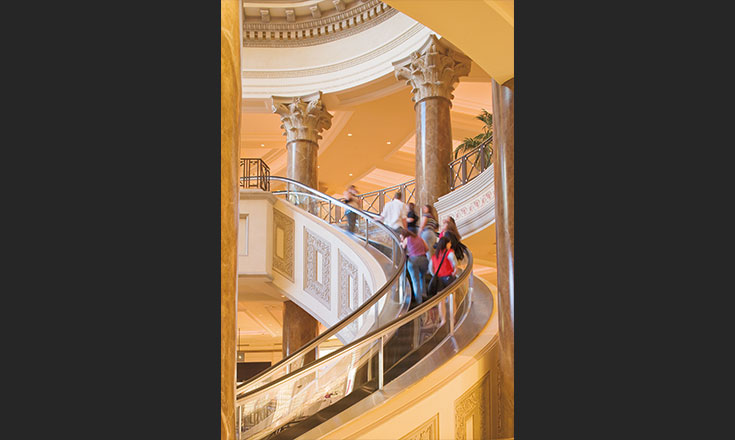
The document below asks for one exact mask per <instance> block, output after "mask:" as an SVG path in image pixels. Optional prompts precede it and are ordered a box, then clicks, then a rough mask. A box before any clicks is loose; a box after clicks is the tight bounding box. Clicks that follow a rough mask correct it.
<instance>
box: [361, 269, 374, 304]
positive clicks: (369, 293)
mask: <svg viewBox="0 0 735 440" xmlns="http://www.w3.org/2000/svg"><path fill="white" fill-rule="evenodd" d="M372 295H373V292H372V291H371V290H370V285H368V282H367V280H366V279H365V274H362V303H365V301H367V300H368V298H370V297H371V296H372Z"/></svg>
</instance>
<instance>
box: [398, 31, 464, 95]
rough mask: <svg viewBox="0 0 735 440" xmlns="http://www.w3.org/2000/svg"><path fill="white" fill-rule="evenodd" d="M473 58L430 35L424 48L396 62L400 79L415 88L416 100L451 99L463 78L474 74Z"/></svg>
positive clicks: (412, 91)
mask: <svg viewBox="0 0 735 440" xmlns="http://www.w3.org/2000/svg"><path fill="white" fill-rule="evenodd" d="M471 62H472V60H470V58H469V57H468V56H466V55H463V54H461V53H459V52H457V51H455V50H453V49H451V48H449V46H447V45H446V44H445V43H444V41H443V40H439V39H438V38H437V37H436V35H430V36H429V39H428V40H427V41H426V43H425V44H424V45H423V46H422V48H421V49H419V50H417V51H416V52H414V53H412V54H411V55H409V56H408V57H406V58H404V59H402V60H400V61H396V62H395V63H393V68H394V69H395V75H396V78H397V79H399V80H400V79H403V80H406V83H407V84H408V85H410V86H411V93H413V101H414V102H419V101H421V100H422V99H426V98H433V97H441V98H446V99H448V100H449V102H450V105H451V101H452V98H454V95H452V92H453V91H454V86H455V84H456V83H457V82H458V81H459V77H461V76H465V75H467V74H469V73H470V67H471Z"/></svg>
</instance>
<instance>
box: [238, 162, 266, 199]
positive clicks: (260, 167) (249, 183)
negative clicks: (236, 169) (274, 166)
mask: <svg viewBox="0 0 735 440" xmlns="http://www.w3.org/2000/svg"><path fill="white" fill-rule="evenodd" d="M240 168H242V171H241V172H240V188H260V189H262V190H263V191H270V189H271V185H270V176H271V169H270V168H268V165H266V163H265V162H263V159H258V158H251V157H241V158H240Z"/></svg>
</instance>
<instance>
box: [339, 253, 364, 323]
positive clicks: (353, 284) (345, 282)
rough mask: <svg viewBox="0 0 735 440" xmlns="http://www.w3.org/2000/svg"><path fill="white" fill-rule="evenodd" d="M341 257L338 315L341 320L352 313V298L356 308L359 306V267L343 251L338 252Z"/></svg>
mask: <svg viewBox="0 0 735 440" xmlns="http://www.w3.org/2000/svg"><path fill="white" fill-rule="evenodd" d="M338 255H339V294H338V296H337V298H338V299H337V301H338V304H339V305H338V309H337V310H338V313H339V319H342V318H344V317H345V316H347V315H349V314H350V313H351V312H352V310H353V309H352V307H350V297H351V298H352V304H354V305H355V307H357V306H358V304H359V297H358V285H357V280H358V277H357V265H355V263H353V262H352V261H350V259H349V258H347V256H346V255H345V254H344V253H343V252H342V251H341V250H339V251H338Z"/></svg>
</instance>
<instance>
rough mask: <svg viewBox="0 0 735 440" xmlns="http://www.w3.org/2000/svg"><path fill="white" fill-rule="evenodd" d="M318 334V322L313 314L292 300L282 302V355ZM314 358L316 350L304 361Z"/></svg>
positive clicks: (286, 354)
mask: <svg viewBox="0 0 735 440" xmlns="http://www.w3.org/2000/svg"><path fill="white" fill-rule="evenodd" d="M317 336H319V324H318V322H317V320H316V319H314V317H313V316H311V315H310V314H309V313H307V312H306V311H305V310H304V309H302V308H301V307H299V306H298V305H296V304H295V303H294V302H293V301H286V302H284V303H283V345H282V347H283V356H284V357H286V356H288V355H290V354H291V353H294V352H296V351H297V350H298V349H299V348H301V347H303V346H304V345H305V344H306V343H307V342H309V341H311V340H312V339H314V338H316V337H317ZM314 359H316V350H314V351H312V352H311V353H309V354H308V355H307V356H306V358H305V359H304V362H310V361H313V360H314Z"/></svg>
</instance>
